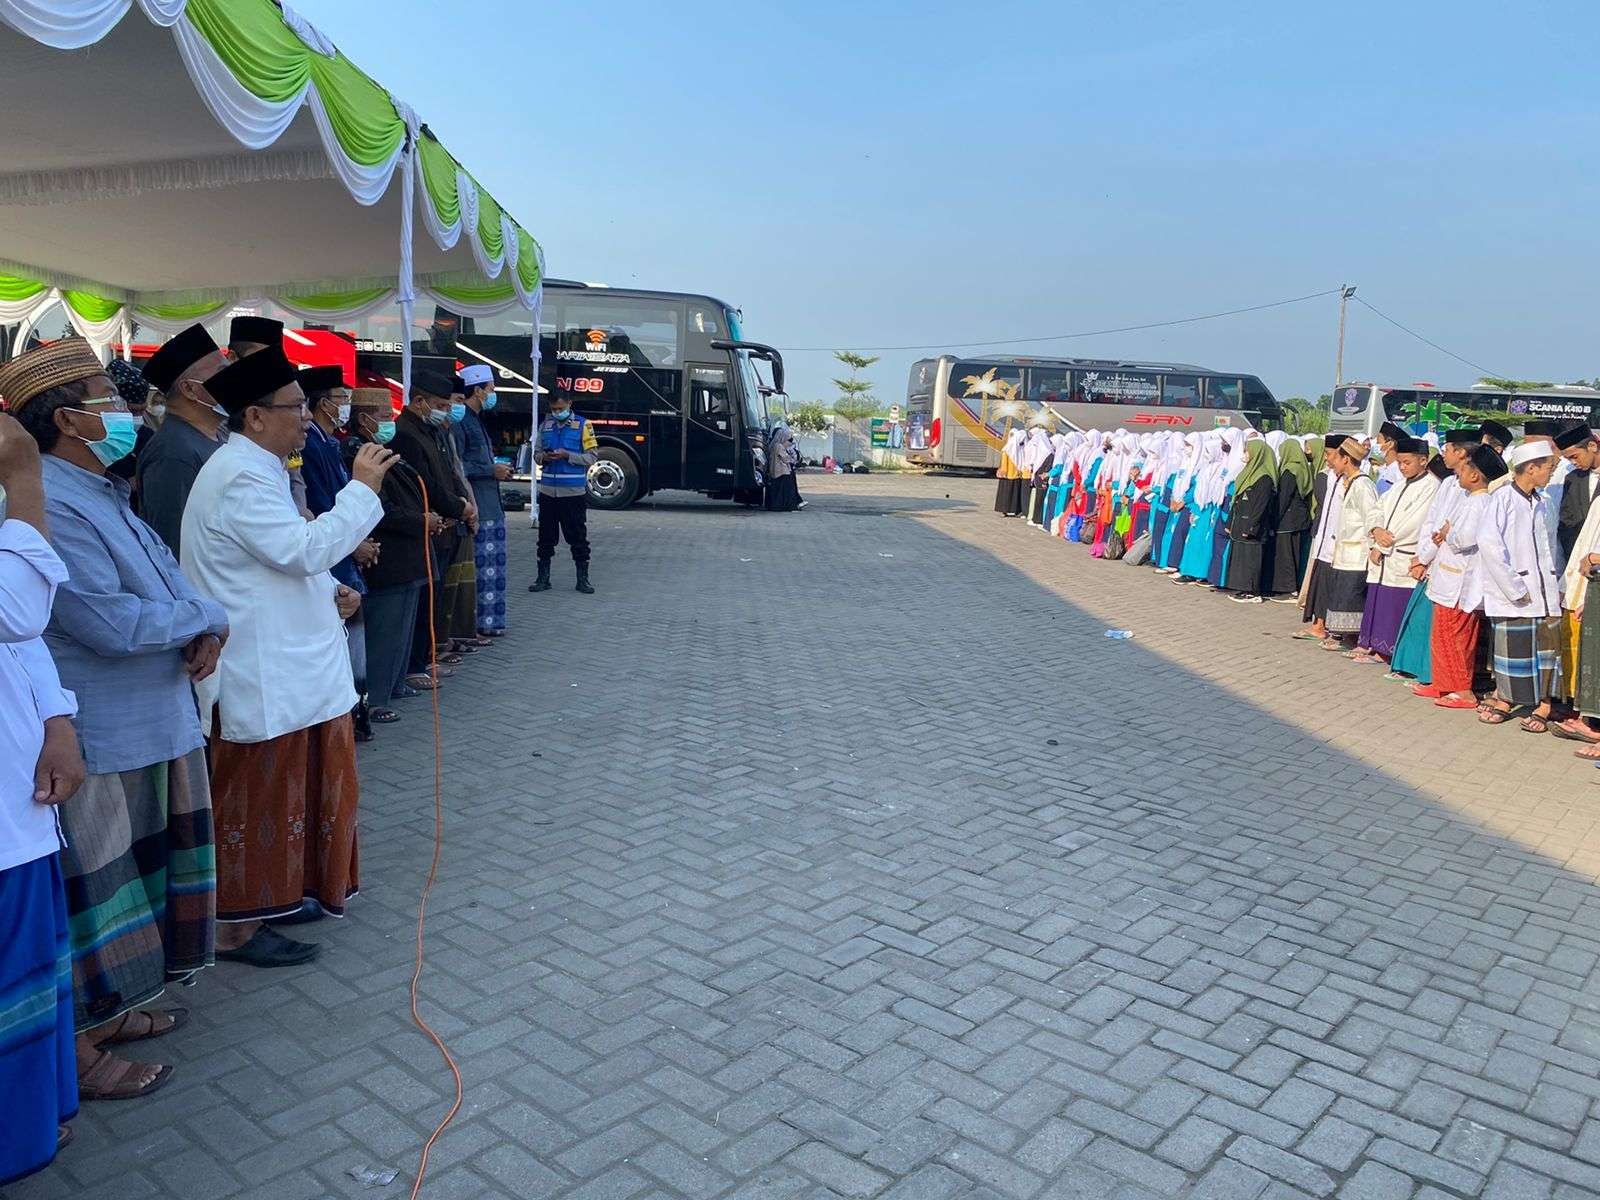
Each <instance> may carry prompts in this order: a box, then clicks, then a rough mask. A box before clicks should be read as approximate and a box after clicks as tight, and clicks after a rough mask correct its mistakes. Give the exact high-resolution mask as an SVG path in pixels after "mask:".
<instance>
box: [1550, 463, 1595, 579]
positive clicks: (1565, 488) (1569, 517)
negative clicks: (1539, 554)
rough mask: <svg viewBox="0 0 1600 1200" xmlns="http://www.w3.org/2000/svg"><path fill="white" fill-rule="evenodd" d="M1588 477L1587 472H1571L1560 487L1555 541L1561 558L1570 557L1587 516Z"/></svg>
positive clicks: (1588, 473) (1588, 501)
mask: <svg viewBox="0 0 1600 1200" xmlns="http://www.w3.org/2000/svg"><path fill="white" fill-rule="evenodd" d="M1590 475H1591V472H1589V471H1573V472H1571V473H1570V474H1569V475H1568V476H1567V481H1566V483H1565V484H1563V485H1562V491H1561V510H1560V512H1559V513H1558V514H1557V517H1556V540H1557V541H1558V542H1560V543H1561V555H1562V557H1563V558H1571V557H1572V547H1573V545H1574V543H1576V542H1577V540H1578V532H1579V530H1581V529H1582V528H1583V523H1584V521H1585V520H1587V519H1588V516H1589V504H1590V502H1591V500H1592V497H1591V496H1590V494H1589V488H1590V484H1591V480H1590Z"/></svg>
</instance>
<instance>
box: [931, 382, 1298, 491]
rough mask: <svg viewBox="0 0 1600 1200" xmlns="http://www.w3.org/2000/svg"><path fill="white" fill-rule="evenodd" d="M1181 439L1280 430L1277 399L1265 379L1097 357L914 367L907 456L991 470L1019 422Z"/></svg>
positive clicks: (950, 465)
mask: <svg viewBox="0 0 1600 1200" xmlns="http://www.w3.org/2000/svg"><path fill="white" fill-rule="evenodd" d="M1041 417H1042V419H1043V420H1044V421H1045V422H1046V423H1047V424H1049V425H1050V426H1051V427H1053V428H1056V429H1063V430H1065V429H1135V430H1139V431H1141V432H1154V431H1157V430H1164V429H1176V430H1180V431H1182V432H1185V433H1187V432H1190V431H1198V430H1205V429H1218V428H1224V427H1226V426H1239V427H1253V428H1256V429H1275V428H1278V426H1279V425H1280V424H1281V422H1282V413H1281V411H1280V409H1279V407H1278V402H1277V400H1276V399H1274V398H1273V395H1272V393H1271V392H1270V391H1268V390H1267V387H1266V385H1265V384H1264V383H1262V382H1261V380H1260V379H1258V378H1256V376H1254V375H1240V374H1238V373H1237V372H1228V371H1212V370H1209V369H1208V368H1206V367H1196V366H1190V365H1188V364H1185V363H1152V362H1129V361H1124V360H1121V359H1100V358H1015V357H1000V356H990V355H986V356H982V357H972V358H961V357H958V356H956V355H954V354H941V355H940V356H939V357H938V358H926V359H923V360H921V361H920V362H917V363H914V364H913V365H912V367H911V381H910V384H909V385H908V387H907V388H906V435H905V437H906V441H905V445H906V459H907V460H908V461H910V462H913V463H920V464H923V465H925V466H936V467H964V468H971V469H974V470H993V469H994V468H996V467H998V466H999V465H1000V446H1001V444H1002V443H1004V441H1005V440H1006V435H1007V434H1009V433H1010V432H1011V431H1012V430H1013V429H1014V428H1016V427H1017V426H1019V425H1027V424H1030V423H1036V422H1037V421H1039V420H1040V419H1041Z"/></svg>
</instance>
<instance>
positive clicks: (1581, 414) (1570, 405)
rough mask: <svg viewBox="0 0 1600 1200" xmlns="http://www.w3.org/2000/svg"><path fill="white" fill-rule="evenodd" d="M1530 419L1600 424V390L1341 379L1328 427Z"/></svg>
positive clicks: (1365, 430) (1443, 426)
mask: <svg viewBox="0 0 1600 1200" xmlns="http://www.w3.org/2000/svg"><path fill="white" fill-rule="evenodd" d="M1530 419H1531V420H1545V421H1567V422H1577V421H1583V422H1584V423H1586V424H1588V425H1589V426H1591V427H1594V426H1600V391H1596V390H1595V389H1594V388H1588V387H1578V386H1572V387H1551V388H1540V389H1537V390H1530V391H1525V392H1524V391H1516V392H1509V391H1506V390H1504V389H1502V388H1494V387H1486V386H1481V385H1480V386H1477V387H1470V388H1437V387H1434V386H1432V385H1431V384H1413V385H1411V386H1410V387H1384V386H1383V385H1381V384H1376V383H1341V384H1340V385H1339V386H1338V387H1336V388H1334V389H1333V396H1332V398H1331V401H1330V407H1329V411H1328V432H1329V433H1348V434H1351V435H1353V436H1355V437H1365V438H1371V437H1376V436H1377V434H1378V429H1379V428H1380V427H1381V426H1382V425H1383V423H1384V422H1385V421H1393V422H1394V423H1395V424H1396V425H1401V426H1404V427H1406V428H1408V429H1410V430H1412V431H1413V432H1414V433H1422V432H1425V431H1426V430H1429V429H1431V430H1433V431H1434V432H1436V433H1443V432H1445V431H1446V430H1449V429H1455V428H1457V427H1458V426H1462V425H1479V424H1482V423H1483V422H1484V421H1490V420H1493V421H1499V422H1500V423H1501V424H1502V425H1507V426H1511V427H1512V428H1515V427H1516V426H1518V425H1521V424H1522V423H1523V422H1525V421H1528V420H1530Z"/></svg>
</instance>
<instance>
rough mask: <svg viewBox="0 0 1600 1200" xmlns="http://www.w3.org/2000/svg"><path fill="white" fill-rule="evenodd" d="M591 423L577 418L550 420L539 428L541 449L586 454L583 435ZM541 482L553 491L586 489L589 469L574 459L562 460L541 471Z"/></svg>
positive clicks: (550, 418) (559, 459) (545, 465)
mask: <svg viewBox="0 0 1600 1200" xmlns="http://www.w3.org/2000/svg"><path fill="white" fill-rule="evenodd" d="M587 425H588V422H587V421H585V420H584V419H583V418H582V417H580V416H578V415H576V414H574V415H573V418H572V420H570V421H557V420H556V419H555V418H554V417H546V418H545V420H544V423H543V424H541V425H540V426H539V449H540V450H543V451H550V450H565V451H567V452H568V453H569V454H582V453H583V431H584V429H585V428H586V427H587ZM539 477H540V481H541V482H543V483H547V484H549V485H550V486H552V487H586V486H587V485H588V482H589V469H588V468H587V467H584V466H580V465H579V464H578V463H575V462H573V461H572V460H571V459H570V458H558V459H556V460H555V461H554V462H546V463H545V464H544V465H543V466H542V467H540V468H539Z"/></svg>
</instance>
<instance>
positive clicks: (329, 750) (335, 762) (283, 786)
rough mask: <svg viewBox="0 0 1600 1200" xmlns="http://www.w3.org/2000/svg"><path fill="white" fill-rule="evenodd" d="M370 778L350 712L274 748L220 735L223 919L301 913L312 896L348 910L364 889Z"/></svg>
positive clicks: (214, 802)
mask: <svg viewBox="0 0 1600 1200" xmlns="http://www.w3.org/2000/svg"><path fill="white" fill-rule="evenodd" d="M360 798H361V781H360V778H359V776H358V775H357V773H356V743H355V735H354V730H353V728H352V726H351V721H350V715H349V714H348V713H346V714H344V715H343V716H339V717H335V718H334V719H333V720H331V721H324V722H323V723H322V724H320V725H313V726H311V727H310V728H309V729H300V730H296V731H295V732H294V733H286V734H284V735H282V736H281V737H275V738H272V739H271V740H270V741H265V742H229V741H225V740H224V739H223V738H222V735H221V730H220V728H219V727H214V728H213V729H212V735H211V806H212V812H213V815H214V818H215V822H216V830H217V920H219V921H252V920H261V919H265V918H268V917H281V916H286V915H288V914H289V913H292V912H294V911H295V910H296V909H298V908H299V907H300V905H301V902H302V901H303V900H305V899H306V898H308V897H309V898H311V899H313V900H315V901H317V903H319V904H321V905H322V907H323V908H325V909H327V911H328V913H329V915H331V916H340V915H342V914H343V913H344V904H345V900H346V899H348V898H349V897H351V896H353V895H355V894H356V891H357V889H358V887H359V884H360V874H359V870H358V861H357V848H356V805H357V803H358V801H359V800H360Z"/></svg>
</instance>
